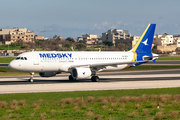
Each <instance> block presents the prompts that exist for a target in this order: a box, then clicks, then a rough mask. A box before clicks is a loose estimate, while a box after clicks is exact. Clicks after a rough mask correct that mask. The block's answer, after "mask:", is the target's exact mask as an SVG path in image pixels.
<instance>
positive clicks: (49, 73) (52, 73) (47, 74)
mask: <svg viewBox="0 0 180 120" xmlns="http://www.w3.org/2000/svg"><path fill="white" fill-rule="evenodd" d="M56 74H57V73H56V72H40V73H39V76H41V77H53V76H56Z"/></svg>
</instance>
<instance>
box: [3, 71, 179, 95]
mask: <svg viewBox="0 0 180 120" xmlns="http://www.w3.org/2000/svg"><path fill="white" fill-rule="evenodd" d="M163 73H164V74H163ZM179 73H180V69H173V70H156V71H154V70H151V71H134V72H132V71H126V72H119V73H118V72H113V73H108V72H107V73H102V74H98V75H99V77H100V81H99V82H91V80H90V78H89V79H87V80H79V81H75V82H70V81H68V75H58V76H56V77H49V78H43V77H38V76H35V77H34V83H29V82H27V80H28V76H23V77H17V78H13V77H10V78H7V77H3V78H1V79H0V94H5V93H32V92H60V91H89V90H116V89H148V88H169V87H180V74H179ZM123 74H126V75H123ZM132 74H133V75H132Z"/></svg>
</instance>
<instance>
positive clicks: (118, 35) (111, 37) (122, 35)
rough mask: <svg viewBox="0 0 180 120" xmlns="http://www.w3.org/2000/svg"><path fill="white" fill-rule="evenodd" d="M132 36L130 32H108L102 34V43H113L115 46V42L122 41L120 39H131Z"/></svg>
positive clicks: (116, 30) (115, 30)
mask: <svg viewBox="0 0 180 120" xmlns="http://www.w3.org/2000/svg"><path fill="white" fill-rule="evenodd" d="M130 38H131V34H130V33H129V31H128V30H118V29H114V30H108V31H107V32H105V33H102V42H104V41H111V42H112V43H114V44H115V40H120V39H124V40H125V39H130Z"/></svg>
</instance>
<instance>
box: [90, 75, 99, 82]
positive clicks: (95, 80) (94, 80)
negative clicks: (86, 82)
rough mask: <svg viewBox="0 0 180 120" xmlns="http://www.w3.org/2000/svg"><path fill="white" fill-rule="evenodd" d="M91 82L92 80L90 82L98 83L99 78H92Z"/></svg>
mask: <svg viewBox="0 0 180 120" xmlns="http://www.w3.org/2000/svg"><path fill="white" fill-rule="evenodd" d="M91 80H92V82H98V81H99V77H98V76H92V77H91Z"/></svg>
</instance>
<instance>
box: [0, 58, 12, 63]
mask: <svg viewBox="0 0 180 120" xmlns="http://www.w3.org/2000/svg"><path fill="white" fill-rule="evenodd" d="M14 59H15V57H0V63H10V62H11V61H12V60H14Z"/></svg>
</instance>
